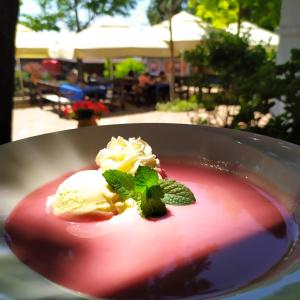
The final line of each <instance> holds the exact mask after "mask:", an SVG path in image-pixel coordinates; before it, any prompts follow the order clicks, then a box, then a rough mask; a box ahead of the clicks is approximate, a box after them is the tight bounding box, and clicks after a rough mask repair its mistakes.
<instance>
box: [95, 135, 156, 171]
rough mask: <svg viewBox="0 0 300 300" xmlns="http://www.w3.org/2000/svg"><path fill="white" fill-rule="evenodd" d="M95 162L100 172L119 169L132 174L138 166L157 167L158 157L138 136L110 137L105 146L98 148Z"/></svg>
mask: <svg viewBox="0 0 300 300" xmlns="http://www.w3.org/2000/svg"><path fill="white" fill-rule="evenodd" d="M96 163H97V165H98V166H99V167H100V171H101V172H105V171H107V170H120V171H122V172H126V173H129V174H132V175H134V174H135V172H136V170H137V169H138V167H139V166H147V167H150V168H158V167H159V165H160V163H159V160H158V158H156V156H155V155H154V154H153V153H152V148H151V147H150V145H149V144H148V143H146V142H145V141H144V140H142V139H141V138H140V137H139V138H137V139H136V138H129V139H128V140H126V139H124V138H123V137H120V136H119V137H117V138H114V137H113V138H112V139H111V141H110V142H109V143H108V144H107V146H106V148H104V149H102V150H100V152H99V153H98V155H97V157H96Z"/></svg>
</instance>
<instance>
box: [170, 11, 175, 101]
mask: <svg viewBox="0 0 300 300" xmlns="http://www.w3.org/2000/svg"><path fill="white" fill-rule="evenodd" d="M169 31H170V43H169V48H170V60H171V73H170V100H171V101H172V100H174V98H175V93H174V86H175V55H174V41H173V28H172V16H170V17H169Z"/></svg>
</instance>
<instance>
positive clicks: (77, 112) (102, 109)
mask: <svg viewBox="0 0 300 300" xmlns="http://www.w3.org/2000/svg"><path fill="white" fill-rule="evenodd" d="M108 112H109V110H108V107H107V106H106V105H105V104H104V103H101V102H93V101H91V100H80V101H76V102H74V103H73V104H72V106H71V107H66V108H65V109H64V114H65V115H66V116H68V117H73V118H74V119H77V120H79V119H88V118H91V117H92V116H94V117H96V118H99V117H100V116H101V114H102V113H108Z"/></svg>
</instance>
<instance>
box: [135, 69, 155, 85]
mask: <svg viewBox="0 0 300 300" xmlns="http://www.w3.org/2000/svg"><path fill="white" fill-rule="evenodd" d="M138 80H139V87H141V88H144V87H148V86H149V85H151V84H152V83H153V82H152V79H151V76H150V74H149V73H148V72H146V73H143V74H141V75H140V76H139V79H138Z"/></svg>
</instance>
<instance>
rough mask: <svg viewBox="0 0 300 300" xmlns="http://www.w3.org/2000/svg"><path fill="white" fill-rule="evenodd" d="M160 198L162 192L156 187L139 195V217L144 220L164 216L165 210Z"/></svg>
mask: <svg viewBox="0 0 300 300" xmlns="http://www.w3.org/2000/svg"><path fill="white" fill-rule="evenodd" d="M162 197H163V191H162V189H161V188H160V187H159V186H158V185H156V186H152V187H150V188H148V189H147V193H146V194H145V193H144V194H141V193H140V196H139V200H138V201H137V205H138V210H139V213H140V215H141V216H142V217H144V218H151V217H152V218H155V217H161V216H163V215H165V214H166V212H167V209H166V206H165V204H164V203H163V202H162V201H161V198H162Z"/></svg>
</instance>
